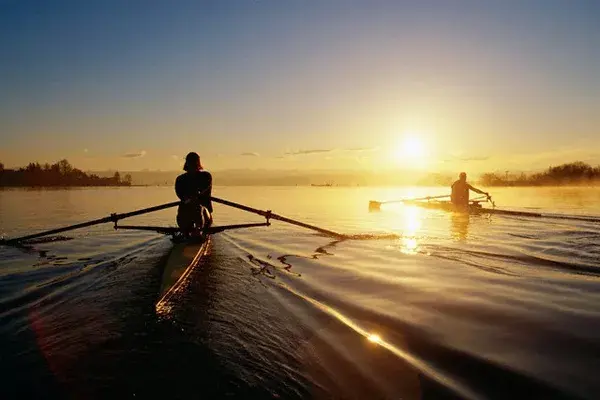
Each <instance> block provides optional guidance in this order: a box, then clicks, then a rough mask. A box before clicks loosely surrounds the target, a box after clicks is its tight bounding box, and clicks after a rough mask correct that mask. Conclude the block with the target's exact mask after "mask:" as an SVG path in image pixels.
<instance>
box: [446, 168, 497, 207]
mask: <svg viewBox="0 0 600 400" xmlns="http://www.w3.org/2000/svg"><path fill="white" fill-rule="evenodd" d="M469 190H472V191H474V192H475V193H479V194H484V195H486V196H488V197H489V193H487V192H484V191H483V190H479V189H477V188H474V187H473V186H471V185H469V184H468V183H467V174H466V173H464V172H461V173H460V175H459V179H458V180H457V181H456V182H454V183H453V184H452V194H451V195H450V200H451V201H452V204H454V205H455V206H457V207H467V206H468V205H469Z"/></svg>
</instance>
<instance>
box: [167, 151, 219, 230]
mask: <svg viewBox="0 0 600 400" xmlns="http://www.w3.org/2000/svg"><path fill="white" fill-rule="evenodd" d="M183 170H184V171H185V174H182V175H179V176H178V177H177V180H176V181H175V193H177V197H179V199H180V200H181V201H182V204H180V205H179V209H178V210H177V225H179V228H180V229H181V230H182V231H183V232H184V233H186V234H190V233H192V232H194V231H195V230H196V231H197V230H202V229H205V228H208V227H209V226H210V225H211V224H212V211H213V208H212V202H211V200H210V196H211V192H212V175H211V174H210V172H208V171H206V170H204V168H203V167H202V164H201V163H200V156H199V155H198V154H197V153H194V152H192V153H189V154H188V155H187V156H186V157H185V164H184V166H183Z"/></svg>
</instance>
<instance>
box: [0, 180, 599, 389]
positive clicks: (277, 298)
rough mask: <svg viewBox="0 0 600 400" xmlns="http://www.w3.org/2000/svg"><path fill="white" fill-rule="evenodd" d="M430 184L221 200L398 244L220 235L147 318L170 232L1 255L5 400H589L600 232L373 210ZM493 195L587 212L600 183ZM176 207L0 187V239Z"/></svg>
mask: <svg viewBox="0 0 600 400" xmlns="http://www.w3.org/2000/svg"><path fill="white" fill-rule="evenodd" d="M443 191H444V189H440V188H435V189H426V188H419V189H410V188H405V189H377V188H230V187H227V188H226V187H217V188H216V189H215V195H216V196H220V197H223V198H226V199H229V200H232V201H238V202H242V203H244V204H247V205H250V206H253V207H257V208H261V209H272V210H273V211H274V212H277V213H280V214H283V215H286V216H288V217H291V218H297V219H301V220H303V221H305V222H308V223H313V224H317V225H320V226H322V227H325V228H329V229H332V230H335V231H338V232H343V233H373V234H388V233H396V234H398V237H397V238H395V239H390V238H388V239H380V240H377V239H372V240H345V241H333V240H332V239H330V238H327V237H324V236H321V235H318V234H315V233H313V232H311V231H306V230H302V229H300V228H295V227H293V226H288V225H285V224H282V223H279V222H274V223H273V225H272V226H271V227H269V228H253V229H248V230H240V231H230V232H228V233H222V234H218V235H215V236H213V238H212V244H211V251H210V254H209V255H208V256H207V257H206V259H205V260H204V261H203V262H202V264H201V265H200V266H199V267H198V268H196V269H195V270H194V272H193V274H192V276H191V279H190V280H189V282H188V284H187V286H186V290H185V292H184V293H183V294H182V295H181V296H180V297H179V298H177V299H176V300H177V301H176V302H175V304H174V308H173V311H172V314H170V315H169V316H167V317H165V316H158V315H157V314H156V312H155V309H154V303H155V301H156V300H157V295H158V288H159V287H160V282H161V268H162V266H163V264H164V260H165V257H166V256H167V255H168V252H169V250H170V248H171V245H170V241H169V239H168V238H166V237H163V236H161V235H158V234H154V233H147V232H134V231H117V232H115V231H113V230H112V228H111V226H109V225H105V226H97V227H93V228H89V229H85V230H81V231H74V232H72V233H68V234H67V235H68V236H69V237H70V238H73V240H68V241H57V242H52V243H41V244H36V245H35V249H34V250H35V251H31V252H24V251H22V250H18V249H14V248H6V247H1V248H0V377H1V383H0V398H2V399H11V398H28V397H43V398H92V399H94V398H107V397H111V398H114V397H119V398H123V397H130V398H133V397H135V398H148V397H150V396H153V397H156V396H164V397H165V398H186V399H189V398H215V397H216V398H220V397H228V398H233V397H248V396H254V397H256V398H282V399H283V398H285V399H291V398H349V399H350V398H356V399H366V398H369V399H375V398H386V399H400V398H402V399H420V398H425V399H440V398H512V397H517V396H522V397H524V398H545V399H547V398H597V396H598V393H600V381H599V380H598V379H597V374H598V366H599V365H600V337H599V336H598V332H600V279H599V276H600V260H599V258H600V246H599V245H600V224H599V223H594V222H584V221H569V220H555V219H532V218H524V217H511V216H499V215H494V216H491V217H490V216H471V217H464V216H456V215H452V214H448V213H444V212H438V211H432V210H423V209H415V208H411V207H405V206H402V205H395V206H391V205H390V206H387V207H383V208H382V210H381V211H380V212H377V213H369V212H368V209H367V205H368V201H369V200H370V199H378V200H384V199H392V198H399V197H411V196H414V197H418V196H420V195H435V194H438V193H442V192H443ZM493 195H494V197H495V200H496V203H497V205H498V206H502V207H505V208H511V209H517V210H530V211H532V210H535V211H537V212H544V213H556V214H563V215H593V216H598V215H600V189H598V188H596V189H587V188H575V189H573V188H558V189H555V188H547V189H499V190H494V191H493ZM172 200H173V194H172V191H171V189H170V188H118V189H112V188H109V189H107V188H100V189H75V190H4V191H0V234H2V235H6V236H15V235H20V234H25V233H30V232H33V231H36V230H41V229H45V228H51V227H55V226H62V225H67V224H70V223H75V222H80V221H85V220H87V219H93V218H99V217H103V216H106V215H108V214H110V213H111V212H125V211H130V210H133V209H137V208H144V207H148V206H152V205H156V204H160V203H164V202H168V201H172ZM174 216H175V211H174V210H165V211H161V212H158V213H155V214H149V215H146V216H142V217H136V218H132V219H131V220H127V222H126V223H128V224H129V223H132V224H133V223H140V224H142V223H143V224H145V223H152V224H162V225H173V224H174ZM214 216H215V225H220V224H228V223H243V222H260V221H261V219H260V217H257V216H254V215H251V214H247V213H244V212H241V211H237V210H233V209H228V208H225V207H223V206H216V210H215V215H214Z"/></svg>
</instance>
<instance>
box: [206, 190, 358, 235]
mask: <svg viewBox="0 0 600 400" xmlns="http://www.w3.org/2000/svg"><path fill="white" fill-rule="evenodd" d="M211 199H212V201H214V202H215V203H220V204H223V205H226V206H229V207H233V208H238V209H240V210H244V211H248V212H251V213H254V214H258V215H261V216H263V217H265V218H266V219H267V221H268V220H269V219H276V220H278V221H281V222H286V223H288V224H292V225H296V226H300V227H302V228H306V229H312V230H313V231H317V232H319V233H322V234H325V235H328V236H333V237H336V238H340V239H343V238H348V237H350V236H348V235H344V234H342V233H338V232H334V231H330V230H329V229H323V228H319V227H318V226H314V225H309V224H306V223H304V222H301V221H296V220H294V219H291V218H287V217H284V216H281V215H278V214H275V213H273V212H271V210H269V211H263V210H259V209H257V208H252V207H248V206H245V205H243V204H238V203H234V202H232V201H228V200H223V199H219V198H218V197H211Z"/></svg>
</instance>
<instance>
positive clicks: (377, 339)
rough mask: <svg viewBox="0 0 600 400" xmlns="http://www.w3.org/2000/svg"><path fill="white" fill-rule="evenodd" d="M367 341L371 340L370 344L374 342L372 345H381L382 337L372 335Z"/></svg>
mask: <svg viewBox="0 0 600 400" xmlns="http://www.w3.org/2000/svg"><path fill="white" fill-rule="evenodd" d="M367 339H369V342H372V343H377V344H380V343H381V337H380V336H379V335H378V334H376V333H372V334H370V335H369V336H368V337H367Z"/></svg>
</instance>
